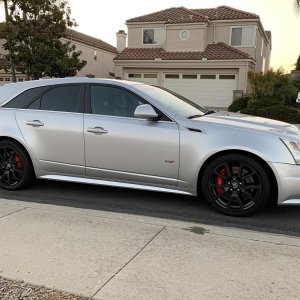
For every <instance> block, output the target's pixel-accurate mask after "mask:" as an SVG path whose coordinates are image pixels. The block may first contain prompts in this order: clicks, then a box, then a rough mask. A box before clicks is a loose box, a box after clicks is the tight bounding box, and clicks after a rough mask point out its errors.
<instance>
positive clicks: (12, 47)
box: [0, 0, 86, 79]
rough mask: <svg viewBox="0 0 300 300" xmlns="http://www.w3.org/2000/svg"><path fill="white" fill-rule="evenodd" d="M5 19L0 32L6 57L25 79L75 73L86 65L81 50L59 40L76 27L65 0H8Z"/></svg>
mask: <svg viewBox="0 0 300 300" xmlns="http://www.w3.org/2000/svg"><path fill="white" fill-rule="evenodd" d="M8 21H9V22H7V23H6V25H5V28H4V30H3V31H2V32H1V33H0V38H2V39H5V40H6V42H5V43H4V45H3V47H4V48H5V49H6V50H8V51H9V54H7V55H6V57H7V59H8V61H9V62H10V64H13V65H15V67H16V69H17V71H19V72H22V73H25V74H27V76H28V78H33V79H38V78H41V77H45V76H49V77H67V76H75V75H76V73H77V71H79V70H81V69H82V68H83V67H84V66H85V65H86V61H83V60H80V55H81V54H82V53H81V51H75V50H76V47H75V45H72V44H71V42H69V41H63V40H62V39H63V37H64V34H65V32H66V29H67V27H73V26H76V23H75V21H74V20H73V19H72V18H71V10H70V7H69V6H68V2H67V0H11V6H10V15H9V16H8Z"/></svg>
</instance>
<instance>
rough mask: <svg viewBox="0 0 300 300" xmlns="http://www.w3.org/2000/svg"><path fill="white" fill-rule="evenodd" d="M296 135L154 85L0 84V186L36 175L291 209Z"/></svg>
mask: <svg viewBox="0 0 300 300" xmlns="http://www.w3.org/2000/svg"><path fill="white" fill-rule="evenodd" d="M299 164H300V132H299V130H298V129H297V127H295V126H293V125H290V124H286V123H282V122H278V121H274V120H269V119H263V118H256V117H251V116H247V115H241V114H231V113H227V112H213V111H209V110H206V109H205V108H203V107H201V106H199V105H197V104H195V103H193V102H191V101H189V100H187V99H185V98H184V97H182V96H180V95H177V94H175V93H173V92H171V91H168V90H165V89H163V88H160V87H154V86H149V85H146V84H142V83H135V82H126V81H117V80H106V79H88V78H67V79H46V80H38V81H30V82H24V83H17V84H8V85H5V86H3V87H1V88H0V187H1V188H3V189H7V190H17V189H21V188H25V187H27V186H28V185H30V184H31V183H32V182H33V181H34V179H35V178H39V179H48V180H62V181H70V182H78V183H89V184H99V185H106V186H116V187H126V188H136V189H143V190H150V191H160V192H169V193H177V194H184V195H193V196H198V197H199V198H200V199H202V198H203V199H205V200H206V201H207V202H208V203H209V204H210V205H212V206H213V207H214V208H215V209H217V210H218V211H220V212H222V213H225V214H228V215H233V216H243V215H247V214H250V213H253V212H255V211H257V210H259V209H261V208H263V207H264V206H265V205H266V204H267V203H268V202H270V201H274V200H275V201H277V203H278V204H279V205H299V204H300V165H299Z"/></svg>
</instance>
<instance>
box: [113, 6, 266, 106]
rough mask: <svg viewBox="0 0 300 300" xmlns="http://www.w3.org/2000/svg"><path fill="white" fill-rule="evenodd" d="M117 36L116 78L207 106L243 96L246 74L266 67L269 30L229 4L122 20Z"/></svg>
mask: <svg viewBox="0 0 300 300" xmlns="http://www.w3.org/2000/svg"><path fill="white" fill-rule="evenodd" d="M126 24H127V27H128V41H127V47H126V38H127V34H126V33H125V32H124V31H120V32H118V33H117V50H118V52H119V54H118V55H117V57H116V58H115V59H114V62H115V74H116V77H119V78H122V79H127V80H134V81H140V82H146V83H150V84H156V85H160V86H164V87H166V88H169V89H171V90H173V91H175V92H178V93H180V94H182V95H184V96H186V97H188V98H190V99H192V100H193V101H195V102H198V103H200V104H201V105H205V106H212V107H228V106H229V105H230V104H231V102H232V100H233V99H234V98H236V97H238V96H240V95H242V94H243V93H244V94H245V93H247V74H248V71H256V72H264V71H265V70H267V69H268V68H269V64H270V55H271V32H269V31H265V30H264V27H263V25H262V23H261V21H260V18H259V16H258V15H255V14H252V13H248V12H244V11H241V10H237V9H234V8H231V7H227V6H220V7H217V8H212V9H187V8H185V7H176V8H169V9H166V10H163V11H159V12H155V13H151V14H148V15H144V16H140V17H136V18H132V19H129V20H127V21H126Z"/></svg>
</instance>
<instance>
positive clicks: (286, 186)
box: [271, 163, 300, 205]
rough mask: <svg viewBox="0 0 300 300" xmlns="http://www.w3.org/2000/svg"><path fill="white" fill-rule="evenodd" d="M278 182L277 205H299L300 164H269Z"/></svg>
mask: <svg viewBox="0 0 300 300" xmlns="http://www.w3.org/2000/svg"><path fill="white" fill-rule="evenodd" d="M271 166H272V168H273V171H274V173H275V176H276V179H277V183H278V205H300V165H290V164H280V163H272V164H271Z"/></svg>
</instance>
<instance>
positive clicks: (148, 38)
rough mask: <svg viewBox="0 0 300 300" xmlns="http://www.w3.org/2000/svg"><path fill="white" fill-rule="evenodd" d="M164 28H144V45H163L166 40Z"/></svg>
mask: <svg viewBox="0 0 300 300" xmlns="http://www.w3.org/2000/svg"><path fill="white" fill-rule="evenodd" d="M165 36H166V34H165V29H164V28H149V29H143V44H144V45H155V44H157V45H163V44H164V42H165Z"/></svg>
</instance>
